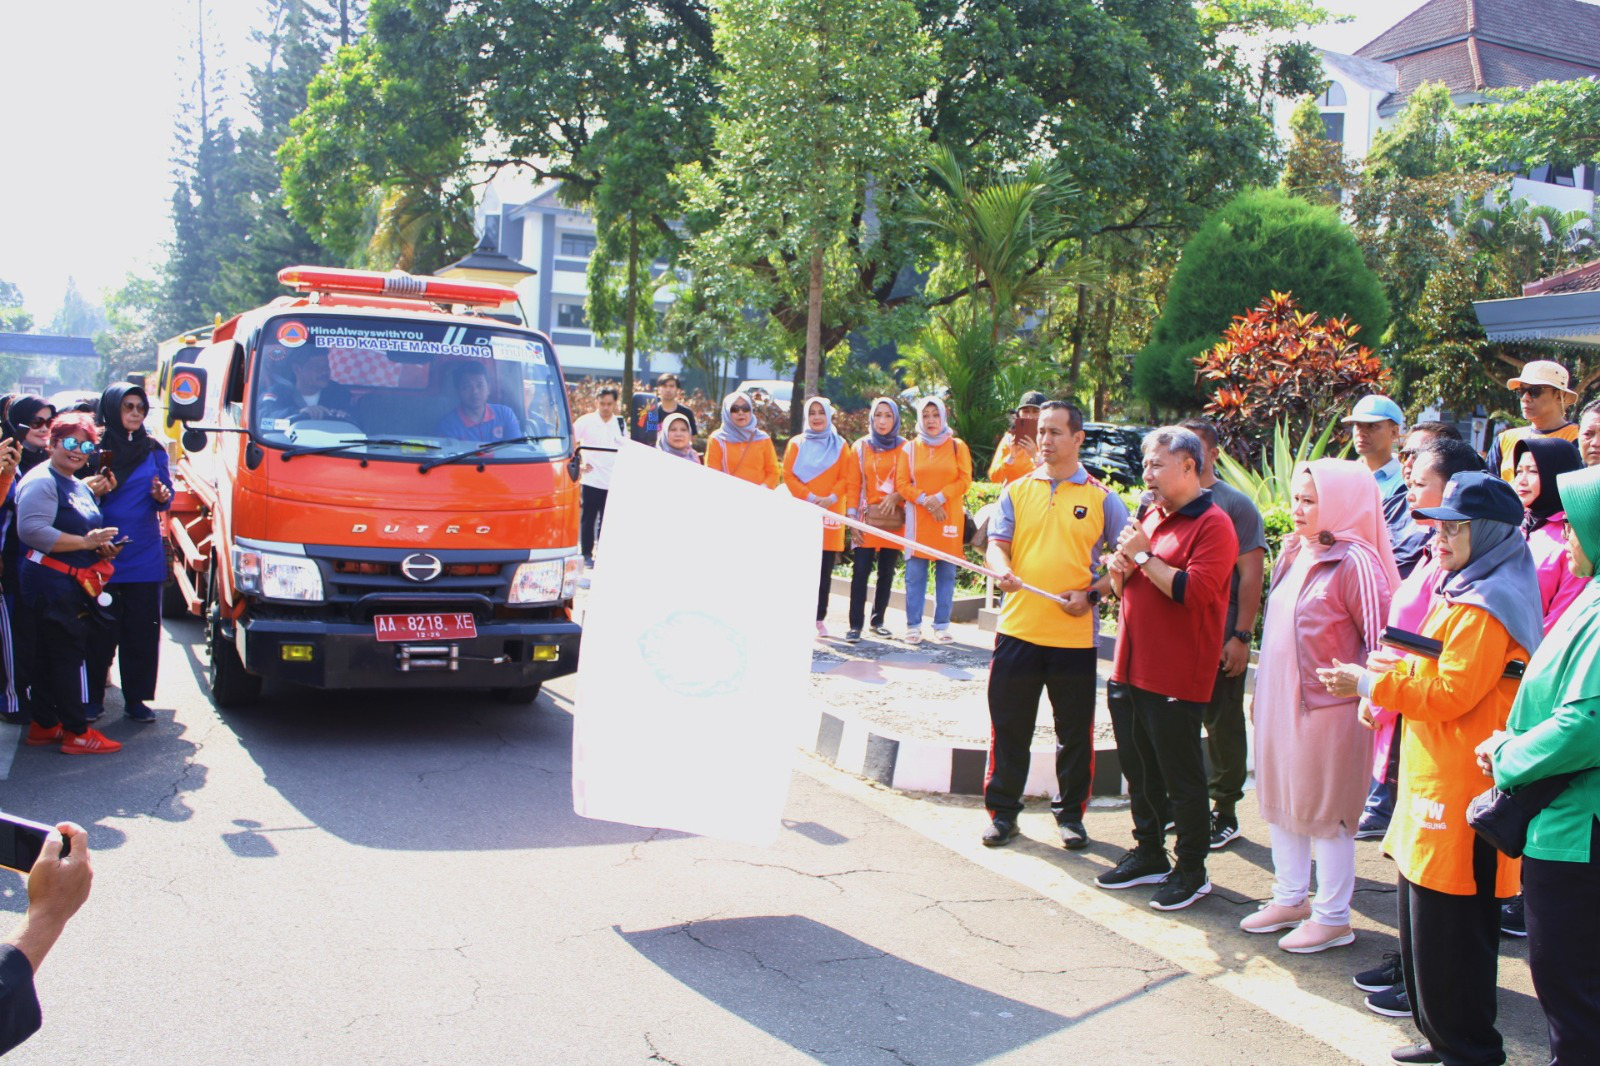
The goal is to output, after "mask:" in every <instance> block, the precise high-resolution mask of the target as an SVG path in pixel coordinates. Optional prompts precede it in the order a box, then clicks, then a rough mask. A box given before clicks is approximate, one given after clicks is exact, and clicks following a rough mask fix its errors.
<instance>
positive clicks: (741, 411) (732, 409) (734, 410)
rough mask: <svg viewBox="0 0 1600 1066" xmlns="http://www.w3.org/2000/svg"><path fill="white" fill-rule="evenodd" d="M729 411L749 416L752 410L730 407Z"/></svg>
mask: <svg viewBox="0 0 1600 1066" xmlns="http://www.w3.org/2000/svg"><path fill="white" fill-rule="evenodd" d="M728 410H729V411H730V412H731V413H733V414H736V415H747V414H749V413H750V408H748V407H730V408H728Z"/></svg>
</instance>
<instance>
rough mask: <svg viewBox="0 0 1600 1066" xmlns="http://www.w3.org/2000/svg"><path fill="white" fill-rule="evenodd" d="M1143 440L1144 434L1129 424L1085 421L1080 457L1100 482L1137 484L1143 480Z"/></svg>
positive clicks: (1080, 460)
mask: <svg viewBox="0 0 1600 1066" xmlns="http://www.w3.org/2000/svg"><path fill="white" fill-rule="evenodd" d="M1142 442H1143V436H1142V435H1141V434H1139V433H1138V432H1137V431H1136V430H1133V429H1131V428H1130V427H1127V426H1115V425H1112V424H1111V423H1109V422H1085V423H1084V424H1083V448H1082V450H1081V451H1080V452H1079V453H1078V460H1079V462H1081V463H1083V465H1084V466H1085V467H1087V468H1088V470H1089V473H1091V474H1093V475H1094V476H1095V477H1097V478H1099V479H1100V480H1101V481H1117V482H1120V483H1122V484H1124V485H1138V484H1140V483H1141V482H1142V481H1143V480H1144V455H1143V452H1142V450H1141V444H1142Z"/></svg>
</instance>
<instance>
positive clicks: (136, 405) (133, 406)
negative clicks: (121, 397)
mask: <svg viewBox="0 0 1600 1066" xmlns="http://www.w3.org/2000/svg"><path fill="white" fill-rule="evenodd" d="M122 409H123V410H124V411H140V412H143V411H148V410H150V406H149V405H148V404H142V403H140V402H139V401H138V400H129V401H128V402H127V403H124V404H123V405H122Z"/></svg>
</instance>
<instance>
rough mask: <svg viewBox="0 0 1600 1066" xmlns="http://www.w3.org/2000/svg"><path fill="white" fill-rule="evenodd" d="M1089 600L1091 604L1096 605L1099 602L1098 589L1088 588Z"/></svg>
mask: <svg viewBox="0 0 1600 1066" xmlns="http://www.w3.org/2000/svg"><path fill="white" fill-rule="evenodd" d="M1089 602H1090V603H1091V604H1096V605H1098V604H1099V603H1100V590H1099V589H1090V590H1089Z"/></svg>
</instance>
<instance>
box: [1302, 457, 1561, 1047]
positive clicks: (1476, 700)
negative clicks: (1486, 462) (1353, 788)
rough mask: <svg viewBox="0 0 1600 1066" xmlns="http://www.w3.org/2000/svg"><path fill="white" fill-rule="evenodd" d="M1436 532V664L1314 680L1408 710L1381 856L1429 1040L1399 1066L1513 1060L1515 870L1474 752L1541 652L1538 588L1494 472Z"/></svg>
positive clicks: (1397, 662)
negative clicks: (1505, 997)
mask: <svg viewBox="0 0 1600 1066" xmlns="http://www.w3.org/2000/svg"><path fill="white" fill-rule="evenodd" d="M1416 513H1417V516H1418V517H1419V518H1427V519H1431V520H1433V521H1434V523H1435V524H1436V525H1435V528H1436V529H1437V531H1438V559H1439V569H1440V570H1442V571H1444V572H1445V579H1444V583H1443V584H1442V585H1441V587H1440V589H1439V592H1438V593H1437V594H1436V596H1435V601H1434V603H1435V605H1434V608H1433V610H1432V612H1431V613H1430V614H1429V615H1428V620H1427V622H1425V623H1424V624H1423V627H1422V629H1423V632H1422V635H1423V636H1426V637H1432V638H1434V639H1435V640H1439V641H1441V642H1442V643H1443V645H1444V646H1443V650H1442V651H1441V652H1440V653H1439V657H1438V658H1437V659H1432V658H1427V657H1424V656H1419V655H1414V654H1413V655H1407V656H1406V657H1405V658H1403V659H1402V658H1400V657H1398V656H1397V655H1395V654H1393V653H1388V652H1385V651H1382V650H1380V651H1378V652H1376V653H1374V654H1373V655H1372V656H1371V657H1369V658H1368V660H1367V667H1368V668H1367V669H1365V670H1363V669H1362V668H1361V667H1359V666H1356V665H1352V664H1343V663H1339V662H1338V661H1337V660H1335V662H1334V665H1333V666H1332V667H1331V668H1329V669H1319V670H1318V671H1317V674H1318V676H1319V678H1320V679H1321V680H1322V683H1323V684H1324V685H1326V686H1327V688H1328V691H1329V692H1332V693H1333V694H1334V695H1336V696H1350V695H1355V694H1358V693H1359V694H1360V695H1361V696H1363V697H1367V698H1369V699H1370V701H1371V702H1372V703H1374V704H1377V705H1379V706H1383V707H1387V708H1390V709H1392V710H1395V711H1398V712H1400V714H1401V715H1402V716H1403V718H1404V719H1405V723H1406V727H1405V730H1404V734H1403V737H1402V739H1401V742H1400V794H1399V796H1398V797H1397V798H1396V800H1395V805H1394V819H1393V820H1392V821H1391V822H1390V823H1389V832H1388V835H1387V836H1385V837H1384V838H1383V850H1384V851H1385V852H1386V853H1387V854H1388V855H1389V856H1390V857H1392V858H1393V859H1394V861H1395V867H1396V869H1397V871H1398V872H1399V880H1400V888H1399V899H1398V901H1397V902H1398V908H1399V918H1400V921H1399V925H1400V966H1401V971H1402V973H1403V975H1404V979H1405V986H1406V995H1407V997H1408V998H1409V999H1410V1001H1411V1010H1412V1013H1413V1015H1414V1016H1415V1018H1416V1022H1417V1028H1418V1029H1420V1030H1421V1031H1422V1036H1423V1038H1424V1040H1425V1041H1426V1043H1424V1044H1419V1045H1416V1046H1414V1047H1410V1048H1401V1049H1398V1050H1396V1051H1395V1052H1394V1058H1395V1061H1397V1062H1446V1063H1497V1062H1505V1048H1504V1044H1503V1042H1502V1040H1501V1037H1500V1033H1499V1031H1498V1030H1496V1029H1495V1026H1494V1019H1495V988H1496V983H1497V981H1496V973H1495V969H1496V964H1497V962H1498V956H1499V946H1500V904H1499V899H1501V898H1505V897H1508V896H1514V895H1516V893H1517V890H1518V886H1519V883H1520V881H1519V876H1520V872H1521V871H1520V866H1521V864H1520V863H1519V862H1518V861H1517V860H1515V859H1510V858H1507V857H1506V856H1505V855H1502V854H1500V853H1499V852H1497V851H1496V850H1495V849H1494V848H1493V847H1491V846H1489V844H1487V843H1486V842H1484V841H1483V840H1481V839H1479V838H1478V836H1477V834H1476V833H1474V832H1473V830H1472V827H1471V826H1469V825H1468V824H1467V804H1468V803H1470V802H1471V800H1472V798H1473V797H1474V796H1476V795H1478V794H1479V793H1480V792H1483V791H1484V790H1486V789H1488V788H1489V787H1490V786H1491V785H1493V784H1494V779H1493V778H1492V777H1490V776H1489V775H1488V774H1487V773H1485V772H1484V770H1483V769H1482V767H1480V766H1479V765H1478V762H1477V755H1476V748H1477V747H1478V745H1480V744H1482V743H1483V742H1484V741H1485V740H1487V739H1488V738H1489V737H1490V736H1491V735H1492V734H1493V733H1494V732H1495V731H1496V730H1500V729H1504V728H1505V725H1506V718H1507V715H1508V712H1509V711H1510V709H1511V701H1512V700H1513V698H1515V696H1516V693H1517V684H1518V683H1517V682H1516V681H1515V680H1512V679H1510V678H1507V677H1505V676H1504V674H1505V670H1506V667H1507V665H1508V664H1509V663H1511V662H1512V661H1514V660H1520V661H1522V662H1523V663H1526V662H1527V661H1528V657H1529V655H1530V654H1531V653H1532V651H1533V650H1534V649H1535V648H1537V647H1538V646H1539V641H1540V639H1541V638H1542V637H1543V635H1544V618H1543V615H1542V613H1541V611H1540V607H1539V577H1538V574H1537V572H1536V571H1535V570H1534V565H1533V556H1532V555H1531V554H1530V553H1529V551H1528V545H1527V542H1526V541H1525V540H1523V539H1522V536H1521V533H1520V531H1519V527H1520V525H1521V522H1522V504H1521V501H1519V500H1518V499H1517V494H1516V493H1515V492H1513V491H1512V489H1511V486H1510V485H1507V484H1506V483H1505V482H1504V481H1501V480H1500V479H1499V478H1497V477H1494V476H1493V475H1491V474H1487V473H1479V472H1476V471H1473V472H1469V473H1462V474H1457V475H1455V476H1454V477H1452V478H1451V479H1450V483H1449V484H1448V485H1446V486H1445V490H1444V498H1443V500H1442V501H1441V502H1440V505H1439V506H1438V507H1427V508H1423V509H1421V510H1419V511H1417V512H1416Z"/></svg>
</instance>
